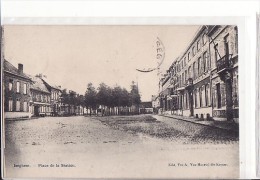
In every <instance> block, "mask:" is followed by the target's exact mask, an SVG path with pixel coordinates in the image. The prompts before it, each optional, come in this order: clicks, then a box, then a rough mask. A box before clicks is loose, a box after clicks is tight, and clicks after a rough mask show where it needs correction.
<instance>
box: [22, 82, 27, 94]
mask: <svg viewBox="0 0 260 180" xmlns="http://www.w3.org/2000/svg"><path fill="white" fill-rule="evenodd" d="M23 93H24V94H27V84H26V83H24V84H23Z"/></svg>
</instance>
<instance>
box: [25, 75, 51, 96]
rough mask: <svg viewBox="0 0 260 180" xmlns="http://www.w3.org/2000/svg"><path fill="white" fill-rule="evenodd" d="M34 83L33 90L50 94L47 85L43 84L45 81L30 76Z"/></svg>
mask: <svg viewBox="0 0 260 180" xmlns="http://www.w3.org/2000/svg"><path fill="white" fill-rule="evenodd" d="M30 77H31V79H32V81H33V83H32V85H31V89H34V90H37V91H42V92H45V93H50V92H49V90H48V89H47V87H46V86H45V84H44V83H43V81H42V80H41V79H40V78H38V77H33V76H30Z"/></svg>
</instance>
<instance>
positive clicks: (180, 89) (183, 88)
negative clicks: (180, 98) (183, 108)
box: [177, 87, 185, 91]
mask: <svg viewBox="0 0 260 180" xmlns="http://www.w3.org/2000/svg"><path fill="white" fill-rule="evenodd" d="M184 90H185V87H180V88H178V89H177V91H184Z"/></svg>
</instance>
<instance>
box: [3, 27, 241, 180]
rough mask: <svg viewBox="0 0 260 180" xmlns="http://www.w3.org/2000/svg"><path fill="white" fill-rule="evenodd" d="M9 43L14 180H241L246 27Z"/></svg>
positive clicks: (75, 32)
mask: <svg viewBox="0 0 260 180" xmlns="http://www.w3.org/2000/svg"><path fill="white" fill-rule="evenodd" d="M2 34H3V38H4V39H3V43H2V49H3V52H4V53H2V54H1V56H2V64H3V99H4V102H3V106H4V107H3V108H4V138H5V150H4V154H5V165H6V168H5V173H6V175H7V176H8V177H24V178H28V177H32V178H33V177H38V176H40V177H62V176H64V177H77V178H84V177H88V178H128V177H132V178H142V177H147V178H149V177H153V178H167V177H173V178H191V177H193V175H194V174H193V173H194V172H196V173H197V175H198V176H199V177H202V178H208V177H212V176H213V177H215V178H218V177H225V178H230V177H238V176H239V91H238V86H239V84H238V82H239V76H238V59H239V57H238V28H237V26H234V25H199V26H181V25H179V26H177V25H175V26H174V25H172V26H163V25H161V26H4V27H3V28H2ZM116 35H117V36H116ZM191 170H192V172H193V173H185V172H187V171H191ZM32 171H33V172H34V173H32Z"/></svg>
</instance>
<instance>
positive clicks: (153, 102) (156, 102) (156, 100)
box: [152, 95, 160, 108]
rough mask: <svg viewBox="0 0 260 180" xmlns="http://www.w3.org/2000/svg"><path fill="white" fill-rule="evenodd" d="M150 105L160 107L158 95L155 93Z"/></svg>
mask: <svg viewBox="0 0 260 180" xmlns="http://www.w3.org/2000/svg"><path fill="white" fill-rule="evenodd" d="M152 107H153V108H160V97H159V96H156V95H152Z"/></svg>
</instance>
